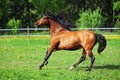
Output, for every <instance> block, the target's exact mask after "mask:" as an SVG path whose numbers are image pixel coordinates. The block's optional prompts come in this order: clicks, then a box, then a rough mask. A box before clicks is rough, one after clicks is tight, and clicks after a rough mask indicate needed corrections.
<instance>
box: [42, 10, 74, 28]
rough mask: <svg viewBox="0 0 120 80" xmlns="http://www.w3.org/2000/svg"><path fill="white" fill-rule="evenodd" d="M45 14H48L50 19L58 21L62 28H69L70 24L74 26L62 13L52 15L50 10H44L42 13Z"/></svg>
mask: <svg viewBox="0 0 120 80" xmlns="http://www.w3.org/2000/svg"><path fill="white" fill-rule="evenodd" d="M44 15H45V16H49V17H50V18H51V19H53V20H54V21H55V22H57V23H59V24H60V25H62V27H63V28H65V29H67V30H70V27H71V26H75V25H74V24H73V23H71V22H70V21H68V20H67V18H66V17H65V16H64V14H63V13H59V14H57V15H54V14H52V13H50V12H46V13H45V14H44Z"/></svg>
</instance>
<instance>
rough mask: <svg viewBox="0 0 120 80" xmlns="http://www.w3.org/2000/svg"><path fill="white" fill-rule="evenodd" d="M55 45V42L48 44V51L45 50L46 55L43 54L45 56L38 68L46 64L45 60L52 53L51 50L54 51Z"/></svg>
mask: <svg viewBox="0 0 120 80" xmlns="http://www.w3.org/2000/svg"><path fill="white" fill-rule="evenodd" d="M55 47H56V46H55V44H52V45H50V47H49V49H48V51H47V52H46V55H45V58H44V60H43V62H42V64H41V65H40V66H39V69H42V67H43V66H44V65H47V64H48V61H47V60H48V59H49V57H50V56H51V54H52V52H53V51H54V49H55Z"/></svg>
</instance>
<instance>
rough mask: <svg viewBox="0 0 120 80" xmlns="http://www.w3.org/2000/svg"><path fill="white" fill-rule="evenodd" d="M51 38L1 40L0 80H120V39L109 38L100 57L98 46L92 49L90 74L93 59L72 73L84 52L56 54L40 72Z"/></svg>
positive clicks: (57, 52) (59, 52)
mask: <svg viewBox="0 0 120 80" xmlns="http://www.w3.org/2000/svg"><path fill="white" fill-rule="evenodd" d="M49 38H50V36H41V37H30V43H29V44H28V39H27V38H26V37H14V38H0V80H119V79H120V76H119V75H120V72H119V71H120V59H119V58H120V54H119V52H120V49H119V48H120V38H116V39H115V38H108V37H107V47H106V49H105V50H104V51H103V52H102V53H101V55H99V54H97V48H98V45H96V46H95V48H94V49H93V53H94V55H95V58H96V60H95V63H94V67H93V69H92V71H91V72H86V71H85V70H86V69H87V67H88V65H89V64H90V59H89V57H87V59H86V60H85V61H84V62H83V63H82V64H80V65H79V66H78V67H77V68H76V69H74V70H72V71H70V70H69V67H70V66H71V65H72V64H74V63H75V62H77V61H78V60H79V58H80V56H81V52H82V50H77V51H64V50H61V51H56V52H53V54H52V56H51V57H50V59H49V64H48V65H47V66H45V67H44V68H43V70H39V69H38V68H39V65H40V63H41V62H42V60H43V59H44V56H45V54H46V51H47V49H48V46H49Z"/></svg>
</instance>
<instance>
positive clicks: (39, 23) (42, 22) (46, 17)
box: [35, 12, 54, 26]
mask: <svg viewBox="0 0 120 80" xmlns="http://www.w3.org/2000/svg"><path fill="white" fill-rule="evenodd" d="M53 17H54V15H53V14H51V13H50V12H45V13H44V15H43V17H42V18H41V19H39V20H37V21H36V23H35V25H36V26H42V25H48V24H49V19H50V18H53Z"/></svg>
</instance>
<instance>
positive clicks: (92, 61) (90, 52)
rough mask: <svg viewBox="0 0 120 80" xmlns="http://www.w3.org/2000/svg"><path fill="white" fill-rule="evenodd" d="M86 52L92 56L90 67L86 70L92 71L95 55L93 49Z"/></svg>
mask: <svg viewBox="0 0 120 80" xmlns="http://www.w3.org/2000/svg"><path fill="white" fill-rule="evenodd" d="M86 52H87V53H88V55H89V57H90V61H91V63H90V66H89V67H88V69H87V70H86V71H91V69H92V66H93V63H94V61H95V57H94V55H93V53H92V51H86Z"/></svg>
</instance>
